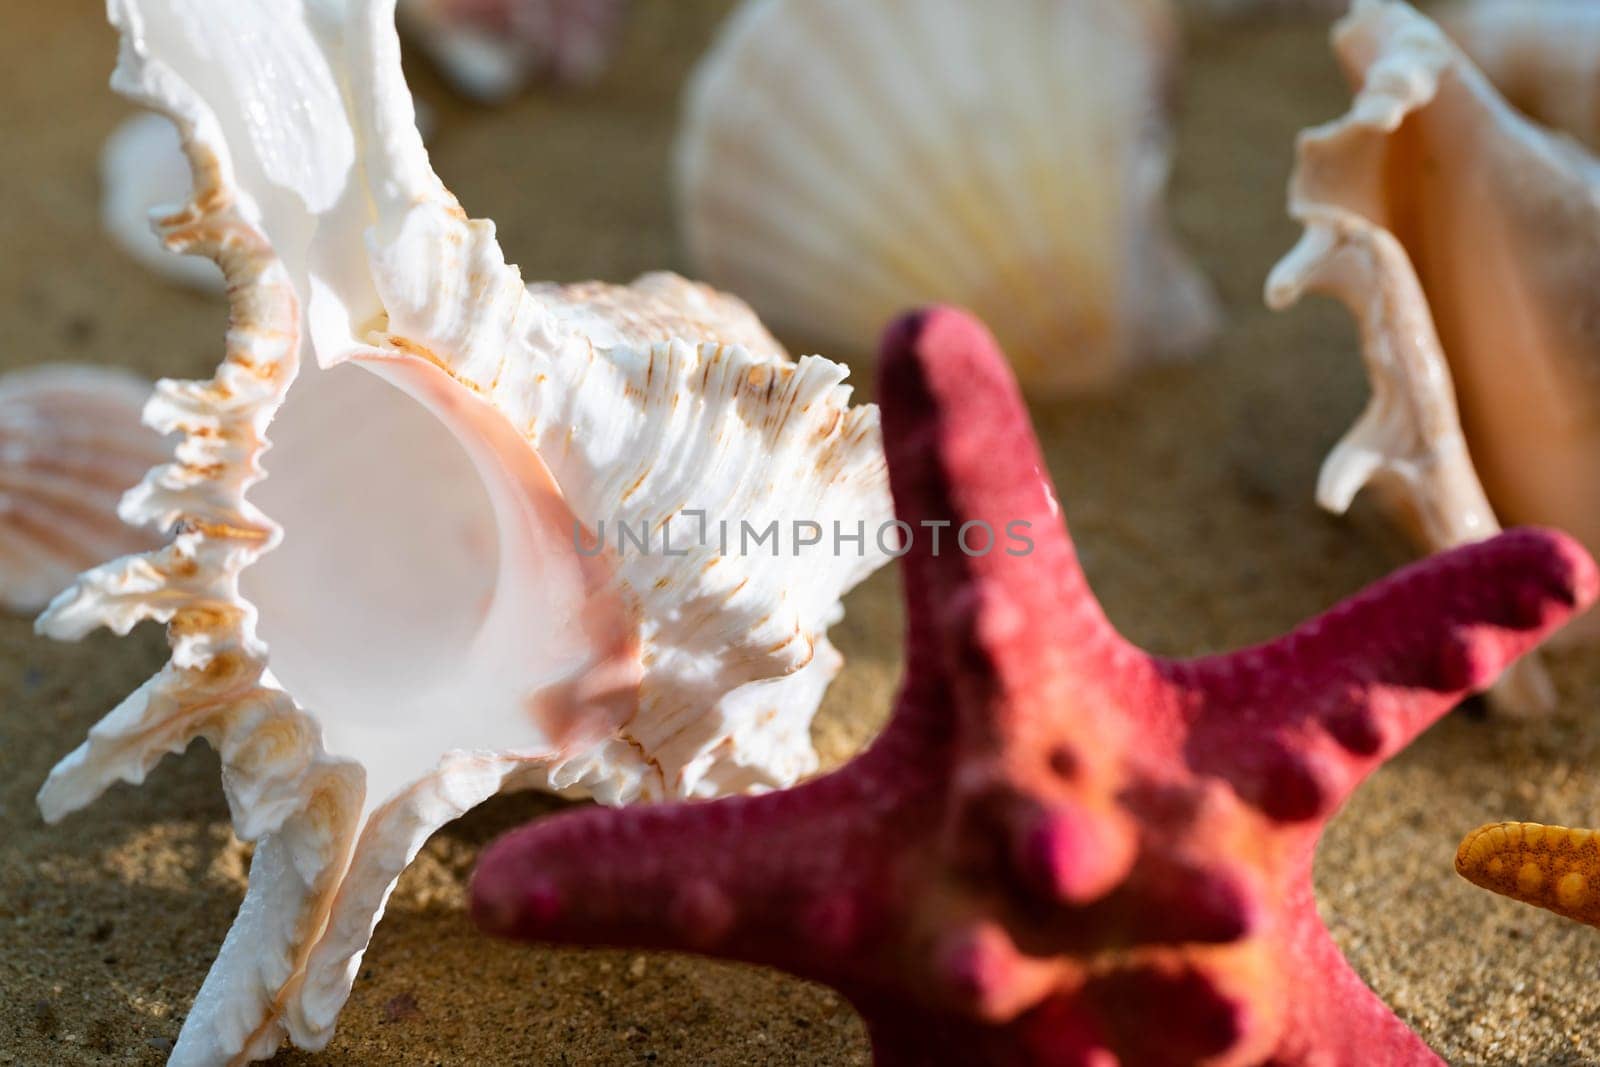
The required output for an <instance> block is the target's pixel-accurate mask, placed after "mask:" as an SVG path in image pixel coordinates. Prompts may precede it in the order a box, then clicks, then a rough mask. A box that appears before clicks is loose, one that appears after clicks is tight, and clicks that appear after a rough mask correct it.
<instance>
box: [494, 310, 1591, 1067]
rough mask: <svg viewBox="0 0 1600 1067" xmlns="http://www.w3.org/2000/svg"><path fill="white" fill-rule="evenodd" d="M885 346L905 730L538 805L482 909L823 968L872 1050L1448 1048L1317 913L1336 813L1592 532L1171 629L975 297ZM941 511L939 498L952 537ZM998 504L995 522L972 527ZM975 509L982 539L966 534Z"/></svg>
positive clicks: (1450, 697)
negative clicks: (1230, 622)
mask: <svg viewBox="0 0 1600 1067" xmlns="http://www.w3.org/2000/svg"><path fill="white" fill-rule="evenodd" d="M882 375H883V381H882V386H881V390H880V396H881V397H882V400H883V423H884V431H885V437H886V444H887V451H888V457H889V465H890V472H891V480H892V482H893V487H894V495H895V503H896V506H897V510H898V513H899V517H900V519H901V520H902V521H904V522H906V523H909V524H911V527H912V529H913V532H914V534H915V535H916V536H915V537H914V544H913V545H912V547H911V550H910V552H909V553H908V554H907V556H906V558H905V566H906V572H905V579H906V598H907V616H908V618H909V620H910V622H909V634H908V664H907V671H906V681H905V683H904V687H903V690H902V693H901V696H900V699H899V704H898V706H897V708H896V711H895V714H894V717H893V719H892V721H891V723H890V725H889V726H888V727H887V728H886V730H885V732H884V734H883V736H882V737H881V738H880V739H879V740H878V741H877V742H876V743H875V744H874V745H873V746H872V748H871V749H869V750H868V751H867V752H866V753H865V754H864V755H862V756H860V757H859V758H857V759H856V760H855V761H854V762H852V763H850V764H849V765H847V766H846V767H845V768H844V769H842V770H840V771H838V772H836V773H834V774H832V775H829V776H827V777H824V778H821V779H818V780H816V781H814V782H812V783H809V784H807V785H803V786H800V787H798V788H795V789H791V790H788V791H785V792H780V793H775V794H770V795H767V796H762V797H751V798H742V799H738V800H732V801H719V802H715V803H709V804H703V805H697V806H674V807H659V808H649V809H635V810H632V811H625V812H605V811H599V810H586V811H580V812H575V813H572V814H569V815H565V816H561V817H558V818H555V819H552V820H548V821H545V822H542V823H540V824H537V825H534V826H531V827H528V828H524V829H522V830H519V831H517V832H515V833H513V834H511V835H509V836H508V837H507V838H506V839H504V840H502V841H500V842H498V843H497V844H495V845H494V846H492V847H491V848H490V849H489V850H488V852H487V853H486V854H485V856H484V858H483V860H482V862H481V864H480V866H479V869H478V871H477V874H476V876H475V878H474V883H473V909H474V914H475V916H476V918H477V920H478V922H479V923H480V925H482V926H483V927H484V928H485V929H487V930H489V931H491V932H493V933H496V934H500V935H505V936H511V937H517V938H523V939H536V940H544V941H556V942H567V943H582V944H608V945H637V946H643V947H660V948H676V949H690V950H694V951H699V952H703V953H707V954H712V955H717V956H724V957H730V958H734V959H740V960H747V961H752V962H756V963H763V964H770V965H774V966H778V967H782V968H784V969H786V970H789V971H792V972H794V973H796V974H799V975H802V976H805V977H808V978H812V979H815V980H819V981H822V982H826V983H828V984H831V985H833V986H835V987H837V988H838V989H839V990H841V991H842V992H843V993H844V994H845V995H846V996H848V997H849V998H850V999H851V1000H852V1001H853V1002H854V1003H855V1004H856V1006H857V1007H858V1008H859V1009H860V1011H861V1013H862V1015H863V1016H864V1017H865V1019H866V1021H867V1024H868V1026H869V1029H870V1031H871V1034H872V1039H873V1043H874V1046H875V1050H876V1054H877V1058H878V1062H879V1063H883V1064H932V1063H962V1064H1014V1063H1030V1064H1032V1063H1038V1064H1050V1065H1067V1064H1082V1065H1090V1064H1093V1065H1113V1064H1117V1063H1123V1064H1140V1065H1160V1064H1179V1063H1182V1064H1191V1063H1201V1062H1203V1063H1206V1064H1246V1063H1249V1064H1259V1063H1264V1062H1270V1063H1273V1064H1312V1063H1315V1064H1318V1065H1331V1064H1357V1063H1359V1064H1373V1063H1384V1064H1409V1063H1437V1062H1438V1060H1437V1058H1436V1057H1435V1056H1434V1054H1433V1053H1432V1052H1430V1051H1429V1050H1428V1048H1427V1046H1426V1045H1424V1044H1423V1042H1422V1040H1421V1039H1420V1038H1418V1037H1417V1036H1416V1035H1415V1034H1414V1033H1412V1032H1411V1031H1410V1030H1409V1029H1408V1028H1407V1027H1406V1026H1405V1024H1404V1023H1402V1022H1401V1021H1400V1019H1399V1018H1397V1017H1396V1016H1395V1015H1394V1014H1393V1013H1392V1012H1390V1011H1389V1010H1388V1008H1387V1007H1385V1006H1384V1004H1383V1003H1382V1002H1381V1001H1380V1000H1379V999H1378V998H1377V997H1376V996H1375V995H1374V994H1373V993H1372V992H1371V991H1370V990H1369V989H1367V987H1366V986H1365V985H1363V983H1362V982H1361V980H1360V978H1359V977H1357V975H1356V973H1355V972H1354V971H1353V970H1352V969H1351V968H1350V966H1349V964H1348V963H1347V962H1346V961H1345V960H1344V958H1343V956H1342V955H1341V954H1340V952H1339V949H1338V947H1337V946H1336V945H1335V943H1334V941H1333V939H1332V937H1331V936H1330V935H1329V933H1328V931H1327V930H1326V929H1325V928H1324V926H1323V925H1322V923H1321V921H1320V920H1319V918H1318V916H1317V911H1316V907H1315V902H1314V899H1313V894H1312V887H1311V862H1312V855H1313V852H1314V850H1315V847H1316V842H1317V839H1318V836H1319V835H1320V834H1321V832H1322V828H1323V826H1324V825H1325V824H1326V822H1327V821H1328V819H1329V818H1330V817H1331V816H1332V814H1333V813H1334V812H1335V811H1336V810H1337V809H1338V808H1339V806H1340V804H1341V803H1342V802H1343V801H1344V799H1345V798H1346V797H1347V796H1348V795H1349V794H1350V792H1351V791H1352V790H1353V789H1354V788H1355V787H1356V785H1357V784H1358V783H1359V782H1360V781H1361V780H1362V779H1363V778H1365V777H1366V775H1367V774H1368V773H1370V772H1371V771H1372V770H1373V769H1374V768H1376V767H1377V766H1379V765H1380V764H1381V763H1383V762H1384V760H1386V759H1387V758H1388V757H1390V756H1392V755H1393V754H1394V753H1395V752H1397V751H1399V750H1400V749H1401V748H1403V747H1404V746H1405V745H1406V744H1407V743H1408V742H1409V741H1410V740H1411V739H1412V738H1414V737H1415V736H1416V735H1417V734H1418V733H1420V732H1421V731H1422V730H1423V729H1425V728H1426V727H1427V726H1428V725H1429V724H1431V723H1432V722H1434V721H1435V720H1436V719H1437V718H1439V717H1440V716H1441V715H1442V714H1443V713H1444V712H1445V711H1447V710H1448V709H1449V708H1450V707H1452V706H1453V705H1454V704H1456V703H1457V702H1458V701H1459V700H1460V699H1461V698H1462V697H1463V696H1465V695H1466V694H1468V693H1470V692H1473V691H1476V690H1481V689H1483V688H1484V687H1485V686H1488V685H1489V684H1490V683H1492V682H1493V681H1494V680H1495V678H1496V677H1497V676H1498V675H1499V674H1500V673H1501V671H1502V670H1504V668H1505V667H1506V666H1507V664H1509V663H1511V662H1512V661H1513V660H1514V659H1516V657H1517V656H1519V655H1521V654H1522V653H1524V652H1526V651H1527V650H1528V649H1530V648H1531V647H1533V646H1534V645H1535V644H1536V643H1537V642H1538V641H1539V640H1541V639H1542V638H1543V637H1545V636H1546V635H1547V634H1549V633H1550V632H1551V631H1552V630H1553V629H1555V628H1556V627H1557V626H1558V625H1559V624H1561V623H1562V622H1563V621H1564V620H1566V619H1567V618H1569V617H1570V616H1571V615H1572V613H1573V612H1574V610H1576V609H1578V608H1579V607H1581V606H1583V605H1586V604H1588V603H1590V602H1591V601H1592V600H1593V599H1594V597H1595V594H1596V587H1597V577H1596V572H1595V568H1594V564H1593V561H1592V560H1590V559H1589V557H1588V556H1587V555H1586V554H1585V553H1584V551H1583V550H1582V549H1581V548H1580V547H1578V546H1577V545H1576V544H1575V543H1574V542H1572V541H1571V540H1569V539H1567V538H1566V537H1564V536H1562V535H1560V534H1556V533H1548V532H1543V531H1536V530H1523V531H1517V532H1513V533H1509V534H1505V535H1502V536H1500V537H1498V538H1495V539H1494V540H1491V541H1487V542H1483V543H1480V544H1476V545H1472V546H1469V547H1466V548H1462V549H1459V550H1457V551H1454V552H1451V553H1447V554H1445V555H1442V556H1438V557H1435V558H1433V559H1430V560H1428V561H1425V562H1423V563H1421V564H1419V565H1417V566H1413V567H1411V568H1409V569H1407V570H1405V571H1402V572H1400V573H1399V574H1397V575H1395V576H1393V577H1391V578H1389V579H1388V580H1387V581H1385V582H1383V583H1381V584H1379V585H1378V586H1376V587H1374V588H1372V589H1371V590H1369V591H1367V592H1366V593H1364V594H1362V595H1360V596H1358V597H1356V598H1355V599H1353V600H1351V601H1349V602H1347V603H1345V604H1344V605H1342V606H1340V607H1338V608H1335V609H1334V610H1333V611H1331V612H1330V613H1328V614H1327V615H1324V616H1322V617H1321V618H1319V619H1317V620H1315V621H1313V622H1311V623H1309V624H1307V625H1305V626H1302V627H1301V628H1300V629H1298V630H1296V631H1294V632H1293V633H1291V634H1289V635H1288V636H1287V637H1284V638H1282V639H1281V640H1278V641H1276V642H1273V643H1271V644H1267V645H1264V646H1261V647H1257V648H1252V649H1249V650H1246V651H1242V652H1238V653H1234V654H1232V655H1224V656H1215V657H1208V658H1204V659H1199V660H1193V661H1184V662H1178V661H1172V660H1166V659H1160V658H1156V657H1152V656H1150V655H1147V654H1146V653H1144V652H1142V651H1141V650H1139V649H1137V648H1135V647H1134V646H1132V645H1131V644H1129V643H1128V642H1127V641H1126V640H1125V639H1124V638H1122V637H1121V636H1120V635H1119V634H1117V632H1116V631H1115V630H1114V629H1113V628H1112V627H1111V625H1110V623H1109V622H1108V621H1107V619H1106V617H1105V615H1104V614H1103V613H1102V611H1101V609H1100V607H1099V605H1098V604H1097V602H1096V601H1095V599H1094V597H1093V595H1092V593H1091V592H1090V590H1089V586H1088V584H1087V582H1086V581H1085V578H1084V575H1083V572H1082V571H1081V570H1080V568H1079V566H1078V563H1077V560H1076V557H1075V553H1074V550H1073V546H1072V542H1071V541H1070V540H1069V538H1068V536H1067V534H1066V531H1065V529H1064V527H1063V525H1062V523H1061V514H1060V508H1059V506H1058V504H1057V502H1056V498H1055V496H1054V495H1053V493H1052V490H1051V486H1050V484H1049V481H1048V479H1047V477H1046V476H1045V474H1044V471H1045V466H1044V463H1043V461H1042V459H1041V457H1040V454H1039V450H1038V446H1037V443H1036V441H1035V440H1034V437H1033V434H1032V431H1031V428H1030V426H1029V423H1028V419H1027V415H1026V411H1025V409H1024V407H1023V403H1022V401H1021V399H1020V397H1019V395H1018V394H1017V391H1016V388H1015V384H1014V382H1013V381H1012V380H1011V379H1010V377H1009V374H1008V372H1007V371H1006V370H1005V363H1004V360H1003V358H1002V356H1001V354H1000V353H999V351H998V350H997V348H996V346H995V344H994V341H993V339H992V338H991V337H990V336H989V335H988V334H987V332H986V331H985V330H984V329H983V327H982V326H981V325H979V324H977V323H976V322H975V321H973V320H972V319H970V318H968V317H966V316H965V315H963V314H961V313H958V312H952V311H947V310H935V311H931V312H927V313H924V314H921V315H917V316H914V317H912V318H910V319H908V320H906V321H904V322H903V323H901V324H899V325H898V326H897V327H895V328H894V329H893V330H892V332H891V334H890V335H889V337H888V339H887V341H886V343H885V353H884V357H883V364H882ZM925 523H949V524H950V526H949V527H948V528H942V529H943V532H944V533H945V542H946V543H945V544H944V545H943V546H942V548H943V551H935V550H934V548H933V546H932V544H931V539H930V538H929V537H928V536H927V534H929V533H930V532H931V529H932V527H928V526H925V525H923V524H925ZM984 523H986V524H988V526H989V528H990V529H992V530H995V531H998V532H1000V538H997V539H996V540H995V542H994V544H993V550H992V551H990V552H988V553H986V554H982V555H978V554H976V552H977V551H979V550H981V549H982V548H983V546H984V535H983V534H982V533H981V532H977V531H979V530H981V526H973V525H971V524H984ZM1018 523H1025V524H1027V525H1024V526H1018V525H1017V524H1018ZM963 527H967V528H968V529H969V530H972V531H973V532H972V533H971V534H970V535H969V537H968V540H967V543H968V545H969V546H970V547H971V548H973V549H974V554H967V553H964V552H960V551H955V550H954V546H953V545H952V544H951V543H949V542H950V541H951V535H953V534H954V533H955V532H956V531H958V530H960V529H962V528H963ZM1008 534H1019V535H1021V537H1023V538H1026V539H1027V541H1028V542H1029V543H1031V551H1027V545H1026V544H1023V543H1022V542H1021V541H1019V540H1018V538H1016V537H1010V538H1006V535H1008ZM1001 538H1006V539H1005V540H1002V539H1001ZM1019 553H1020V554H1019Z"/></svg>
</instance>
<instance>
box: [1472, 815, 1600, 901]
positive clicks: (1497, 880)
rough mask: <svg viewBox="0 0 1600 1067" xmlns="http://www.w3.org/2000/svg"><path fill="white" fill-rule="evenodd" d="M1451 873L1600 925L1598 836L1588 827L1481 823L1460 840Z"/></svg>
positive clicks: (1475, 883) (1509, 895) (1482, 885)
mask: <svg viewBox="0 0 1600 1067" xmlns="http://www.w3.org/2000/svg"><path fill="white" fill-rule="evenodd" d="M1456 872H1457V873H1458V874H1460V875H1461V877H1463V878H1465V879H1466V880H1467V881H1469V882H1471V883H1472V884H1473V885H1476V886H1481V887H1483V888H1484V889H1489V890H1493V891H1494V892H1496V893H1499V894H1500V895H1501V896H1506V897H1510V898H1511V899H1512V900H1520V901H1522V902H1523V903H1524V904H1532V905H1534V906H1535V907H1539V908H1545V909H1546V910H1548V911H1553V912H1555V913H1556V914H1557V915H1564V916H1566V917H1567V918H1569V919H1576V920H1577V921H1578V922H1581V923H1587V924H1588V925H1590V926H1600V839H1597V835H1596V832H1595V831H1593V830H1574V829H1569V828H1567V827H1565V826H1542V825H1540V824H1539V823H1532V822H1501V823H1491V824H1490V825H1488V826H1480V827H1479V828H1478V829H1476V830H1474V831H1472V833H1470V834H1468V835H1467V836H1466V838H1465V839H1464V840H1463V841H1462V842H1461V848H1460V849H1459V850H1458V851H1457V852H1456Z"/></svg>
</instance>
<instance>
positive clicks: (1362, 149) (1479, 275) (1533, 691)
mask: <svg viewBox="0 0 1600 1067" xmlns="http://www.w3.org/2000/svg"><path fill="white" fill-rule="evenodd" d="M1335 45H1336V49H1337V51H1338V53H1339V56H1340V59H1341V60H1342V62H1343V63H1344V65H1345V67H1346V70H1347V72H1348V73H1349V75H1350V77H1351V80H1352V81H1353V82H1354V83H1355V84H1356V85H1357V86H1358V93H1357V96H1356V100H1355V103H1354V106H1353V107H1352V108H1351V110H1350V112H1349V113H1348V114H1347V115H1346V116H1345V117H1344V118H1342V119H1339V120H1338V121H1336V122H1333V123H1330V124H1329V125H1327V126H1323V127H1320V128H1318V129H1314V130H1310V131H1307V132H1306V133H1304V134H1302V136H1301V141H1300V149H1299V152H1300V157H1299V164H1298V167H1297V168H1296V172H1295V177H1294V181H1293V183H1292V186H1291V190H1290V213H1291V214H1292V215H1293V216H1294V217H1295V218H1296V219H1299V220H1300V221H1301V222H1303V223H1305V225H1306V234H1305V237H1304V238H1303V239H1302V241H1301V242H1300V245H1299V247H1297V248H1296V249H1295V250H1294V252H1292V253H1291V254H1290V255H1289V257H1288V258H1286V259H1285V260H1284V262H1283V263H1282V264H1280V265H1279V266H1278V268H1277V269H1276V270H1275V271H1274V273H1273V276H1272V278H1271V280H1270V281H1269V283H1268V301H1269V303H1271V304H1273V305H1274V306H1276V307H1283V306H1287V305H1288V304H1291V303H1293V302H1294V300H1295V299H1296V298H1297V297H1298V296H1299V294H1300V292H1301V291H1302V290H1304V289H1306V288H1318V289H1323V290H1326V291H1329V292H1332V293H1333V294H1334V295H1337V296H1339V297H1340V298H1341V299H1343V300H1344V301H1345V302H1346V303H1347V304H1349V305H1350V307H1351V310H1352V311H1353V312H1354V313H1355V314H1356V316H1357V318H1358V319H1360V320H1361V322H1362V325H1363V344H1364V347H1365V350H1366V359H1367V367H1368V370H1369V373H1370V374H1371V376H1372V383H1373V393H1374V396H1373V402H1372V405H1371V406H1370V407H1369V408H1368V411H1367V414H1366V415H1365V416H1364V417H1363V419H1362V421H1361V423H1360V424H1358V425H1357V427H1356V428H1355V430H1353V431H1352V432H1351V434H1350V436H1349V437H1347V438H1346V440H1345V442H1344V443H1343V444H1342V445H1341V446H1340V447H1339V448H1338V449H1337V450H1336V451H1335V452H1334V453H1333V455H1332V456H1330V457H1329V460H1328V464H1327V466H1326V468H1325V469H1324V472H1323V479H1322V485H1321V493H1320V496H1321V499H1322V502H1323V504H1324V505H1325V506H1327V507H1330V508H1332V509H1334V510H1341V509H1342V508H1343V507H1344V506H1345V505H1347V504H1348V503H1349V500H1350V498H1351V497H1352V496H1353V495H1354V494H1355V493H1356V492H1357V491H1358V490H1359V489H1360V487H1361V486H1362V485H1363V484H1365V483H1366V482H1367V481H1368V480H1369V479H1373V478H1379V477H1382V478H1383V479H1384V480H1385V481H1387V482H1388V488H1389V489H1390V490H1391V491H1392V493H1391V496H1392V497H1393V496H1395V495H1397V496H1398V497H1399V498H1400V500H1401V501H1402V502H1403V509H1404V511H1405V512H1407V513H1408V514H1409V515H1410V516H1411V517H1413V518H1414V519H1416V520H1417V525H1418V527H1419V529H1418V530H1417V531H1416V532H1417V533H1418V534H1419V535H1420V537H1421V539H1422V540H1423V542H1424V543H1425V544H1426V545H1427V546H1428V547H1429V548H1430V549H1440V548H1445V547H1449V546H1451V545H1454V544H1458V543H1460V542H1461V541H1463V540H1472V539H1476V538H1481V537H1485V536H1488V535H1489V534H1491V533H1493V532H1494V531H1495V530H1497V529H1498V528H1499V527H1498V523H1497V522H1496V519H1498V520H1500V521H1504V522H1509V523H1541V524H1547V525H1552V526H1558V527H1562V528H1564V529H1567V530H1570V531H1571V532H1572V533H1573V534H1575V535H1576V536H1578V537H1579V538H1580V539H1582V540H1583V541H1584V542H1585V544H1587V545H1588V546H1589V547H1590V549H1591V550H1593V549H1595V548H1597V547H1600V508H1597V507H1596V501H1597V499H1600V498H1597V495H1596V493H1595V492H1594V490H1593V487H1594V486H1595V485H1596V484H1597V476H1600V470H1597V469H1596V468H1597V466H1600V441H1597V440H1596V437H1595V432H1596V428H1597V425H1600V390H1597V389H1596V380H1595V372H1596V369H1597V356H1600V315H1596V314H1594V313H1593V312H1594V305H1595V300H1596V298H1595V296H1594V294H1593V286H1592V284H1591V279H1593V278H1594V277H1596V276H1600V274H1597V272H1600V200H1597V198H1596V196H1595V192H1596V189H1597V185H1596V179H1597V178H1600V168H1597V167H1596V164H1595V161H1594V160H1592V159H1591V158H1589V157H1588V156H1587V155H1585V154H1584V153H1583V152H1582V151H1581V150H1579V149H1578V148H1577V147H1576V146H1575V145H1574V144H1573V143H1572V142H1570V141H1569V140H1567V139H1566V138H1564V137H1560V136H1556V135H1552V134H1550V133H1547V132H1546V131H1543V130H1541V129H1539V128H1538V127H1536V126H1534V125H1533V124H1531V123H1530V122H1528V121H1527V120H1525V119H1523V118H1522V117H1521V116H1519V115H1518V114H1517V113H1516V112H1514V111H1513V110H1512V109H1511V108H1510V107H1508V106H1507V105H1506V104H1505V102H1504V101H1503V100H1501V99H1500V98H1499V97H1498V96H1497V95H1496V93H1495V91H1494V89H1493V87H1492V86H1491V85H1490V84H1489V82H1488V80H1487V79H1486V78H1484V76H1483V75H1482V73H1481V72H1479V71H1478V70H1477V69H1475V68H1474V67H1473V66H1472V64H1471V62H1470V61H1469V60H1468V59H1467V58H1466V57H1465V56H1464V55H1462V54H1461V52H1460V51H1459V50H1458V49H1457V48H1456V47H1455V46H1454V45H1452V44H1451V43H1450V42H1449V40H1448V39H1446V37H1445V36H1444V35H1443V33H1441V32H1440V31H1439V29H1438V27H1437V26H1435V25H1434V24H1433V23H1431V22H1429V21H1428V20H1427V19H1425V18H1423V17H1422V16H1421V15H1419V14H1418V13H1417V12H1416V11H1414V10H1413V9H1411V8H1410V7H1408V6H1407V5H1405V4H1404V3H1400V2H1397V0H1358V3H1357V4H1356V6H1355V8H1354V10H1353V12H1352V13H1351V15H1350V16H1349V17H1348V18H1347V19H1346V20H1345V21H1344V22H1342V23H1341V24H1340V25H1339V27H1338V28H1337V30H1336V32H1335ZM1585 309H1590V310H1589V311H1585ZM1435 329H1436V330H1437V333H1435ZM1458 407H1459V416H1458V412H1457V408H1458ZM1486 500H1487V505H1486ZM1488 505H1492V507H1493V511H1492V512H1491V511H1490V510H1489V507H1488ZM1591 619H1592V616H1591ZM1508 685H1509V688H1503V689H1501V690H1500V691H1498V696H1499V697H1500V699H1501V701H1502V703H1504V704H1506V705H1508V706H1512V707H1516V708H1520V709H1522V710H1534V709H1536V708H1538V707H1539V706H1541V705H1543V704H1545V703H1548V700H1547V696H1548V689H1547V688H1546V687H1545V686H1544V684H1543V683H1542V682H1540V681H1539V680H1538V679H1537V678H1536V677H1534V676H1532V675H1530V674H1529V673H1528V672H1526V671H1524V672H1523V673H1522V674H1521V675H1520V678H1519V677H1518V676H1513V678H1512V679H1510V680H1509V682H1508Z"/></svg>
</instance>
